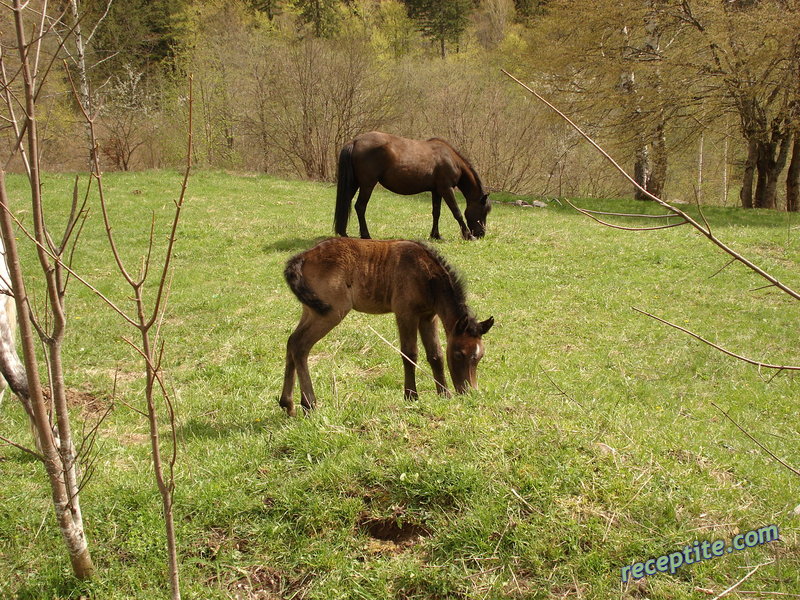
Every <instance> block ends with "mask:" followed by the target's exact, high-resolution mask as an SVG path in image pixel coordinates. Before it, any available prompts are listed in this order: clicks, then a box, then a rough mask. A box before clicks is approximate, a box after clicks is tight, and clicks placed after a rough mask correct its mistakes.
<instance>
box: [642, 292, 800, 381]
mask: <svg viewBox="0 0 800 600" xmlns="http://www.w3.org/2000/svg"><path fill="white" fill-rule="evenodd" d="M631 308H632V309H633V310H635V311H636V312H638V313H641V314H643V315H645V316H647V317H650V318H651V319H655V320H656V321H658V322H659V323H663V324H664V325H669V326H670V327H673V328H674V329H677V330H678V331H682V332H683V333H685V334H687V335H690V336H692V337H693V338H695V339H696V340H699V341H701V342H703V343H704V344H707V345H709V346H711V347H712V348H714V349H715V350H719V351H720V352H722V353H723V354H727V355H728V356H730V357H732V358H735V359H737V360H741V361H742V362H746V363H748V364H750V365H754V366H756V367H760V368H764V369H778V370H780V371H800V366H793V365H773V364H770V363H765V362H761V361H758V360H754V359H752V358H747V357H746V356H742V355H741V354H736V353H735V352H731V351H730V350H726V349H725V348H723V347H722V346H720V345H718V344H715V343H714V342H711V341H709V340H707V339H705V338H704V337H702V336H700V335H697V334H696V333H694V332H693V331H689V330H688V329H686V328H685V327H681V326H680V325H676V324H675V323H671V322H669V321H667V320H665V319H662V318H660V317H657V316H655V315H653V314H650V313H649V312H647V311H644V310H641V309H639V308H636V307H635V306H632V307H631Z"/></svg>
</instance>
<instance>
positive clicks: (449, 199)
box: [442, 188, 475, 240]
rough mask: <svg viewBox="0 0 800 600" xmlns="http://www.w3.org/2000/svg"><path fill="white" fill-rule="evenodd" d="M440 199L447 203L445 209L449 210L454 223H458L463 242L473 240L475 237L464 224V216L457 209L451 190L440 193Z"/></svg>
mask: <svg viewBox="0 0 800 600" xmlns="http://www.w3.org/2000/svg"><path fill="white" fill-rule="evenodd" d="M442 198H444V201H445V202H446V203H447V207H448V208H449V209H450V212H452V213H453V216H454V217H455V219H456V221H458V225H459V227H461V237H463V238H464V239H465V240H474V239H475V237H474V236H473V235H472V233H471V232H470V230H469V227H467V224H466V222H465V221H464V215H462V214H461V209H460V208H458V202H457V201H456V195H455V193H454V192H453V188H447V189H446V190H444V191H443V192H442Z"/></svg>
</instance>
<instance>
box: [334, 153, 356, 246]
mask: <svg viewBox="0 0 800 600" xmlns="http://www.w3.org/2000/svg"><path fill="white" fill-rule="evenodd" d="M336 181H337V183H336V209H335V210H334V213H333V229H334V231H335V232H336V234H337V235H342V236H346V235H347V221H349V220H350V203H351V202H352V201H353V196H355V194H356V190H357V189H358V183H357V182H356V173H355V171H354V170H353V142H350V143H348V144H346V145H345V146H344V148H342V150H341V152H339V168H338V171H337V173H336Z"/></svg>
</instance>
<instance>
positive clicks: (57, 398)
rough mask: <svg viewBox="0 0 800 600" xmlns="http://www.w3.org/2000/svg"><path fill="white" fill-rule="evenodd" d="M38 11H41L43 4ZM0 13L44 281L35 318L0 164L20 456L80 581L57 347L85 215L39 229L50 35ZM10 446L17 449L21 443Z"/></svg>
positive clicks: (74, 467) (82, 546) (18, 149)
mask: <svg viewBox="0 0 800 600" xmlns="http://www.w3.org/2000/svg"><path fill="white" fill-rule="evenodd" d="M42 8H43V11H46V9H47V6H46V3H45V4H44V6H43V7H42ZM3 10H8V11H10V12H11V14H12V17H13V23H14V36H13V41H14V44H15V46H16V50H17V52H18V58H19V62H18V64H16V65H14V66H13V67H9V66H7V60H6V53H5V52H3V53H2V54H0V76H1V77H2V88H3V90H2V92H3V100H4V104H5V106H4V109H5V110H4V113H5V114H4V115H3V117H4V120H5V121H6V122H7V123H9V124H10V125H11V128H12V131H13V132H14V134H15V144H14V145H13V146H12V148H11V157H14V156H16V155H18V156H20V157H21V159H22V161H23V163H24V166H25V171H26V173H27V175H28V182H29V189H30V197H31V204H30V207H31V215H32V219H33V225H32V229H33V231H32V232H30V233H29V234H28V235H30V237H31V239H33V240H34V241H35V244H36V251H37V257H38V261H39V266H40V268H41V274H40V275H43V276H44V287H45V290H44V295H45V298H46V302H45V304H44V309H43V311H40V312H39V313H38V314H35V313H34V311H33V309H32V303H31V302H30V300H29V296H28V292H27V289H26V276H25V273H24V272H23V268H22V266H21V262H20V257H19V251H18V247H17V241H16V237H15V234H16V232H15V228H14V220H15V219H14V217H13V213H12V208H11V204H10V201H9V198H8V194H7V191H6V186H5V167H4V168H3V169H0V229H1V231H2V240H3V245H4V248H5V251H6V262H7V266H8V275H9V280H10V281H9V285H10V288H11V291H12V293H13V296H14V303H15V307H16V311H17V315H18V322H19V332H20V342H21V346H22V351H23V362H24V367H25V379H26V382H27V396H28V397H27V398H25V393H24V391H23V390H24V386H18V389H19V391H18V395H19V397H20V399H21V400H22V402H23V405H24V406H25V408H26V412H27V413H28V415H29V417H30V418H31V420H32V422H33V426H34V428H35V432H36V438H37V439H36V446H37V449H36V450H33V449H30V448H27V449H26V451H27V452H29V453H30V454H32V455H34V456H36V457H37V458H39V459H40V460H41V461H42V462H43V464H44V467H45V472H46V473H47V477H48V480H49V483H50V488H51V491H52V498H53V506H54V510H55V514H56V520H57V522H58V525H59V528H60V530H61V533H62V536H63V538H64V542H65V544H66V546H67V550H68V553H69V558H70V562H71V564H72V570H73V573H74V574H75V576H76V577H78V578H80V579H87V578H89V577H91V576H92V574H93V573H94V565H93V563H92V559H91V555H90V553H89V548H88V544H87V540H86V536H85V533H84V528H83V516H82V513H81V507H80V500H79V491H80V487H81V483H82V482H81V481H80V476H79V472H78V456H77V452H76V450H75V444H74V443H73V433H72V427H71V423H70V419H69V413H68V410H67V400H66V387H65V383H64V365H63V361H62V346H63V341H64V334H65V330H66V323H67V320H66V312H65V298H66V289H67V283H68V281H69V278H68V277H67V276H66V275H67V273H66V271H65V268H66V266H67V265H66V263H67V262H68V261H69V260H70V259H71V255H72V253H71V248H74V243H75V241H76V240H77V237H78V234H79V233H80V227H79V224H80V223H81V222H82V219H83V218H84V215H85V212H84V210H83V206H80V207H79V206H78V203H77V194H75V196H74V200H75V201H74V202H73V205H72V211H71V214H70V216H69V218H68V220H67V223H66V226H65V228H64V232H63V235H62V236H61V238H60V241H59V242H56V241H54V238H53V236H52V235H51V232H50V230H49V229H48V226H47V218H46V215H45V211H44V208H43V203H42V182H41V169H40V164H39V157H40V148H39V128H38V121H37V98H38V96H39V93H40V91H41V89H42V87H41V86H42V84H43V82H44V79H45V78H46V76H47V74H48V73H49V71H50V67H51V66H52V63H53V60H54V59H53V60H51V61H50V62H49V63H41V64H40V59H41V58H43V53H42V41H43V39H44V38H45V36H46V35H47V34H48V33H49V32H50V31H51V25H48V24H47V23H46V22H45V19H44V18H40V19H36V21H35V24H34V26H33V28H32V29H33V34H32V35H31V36H30V41H29V38H28V33H27V32H28V31H30V30H31V27H30V25H29V24H28V23H27V18H26V17H27V14H26V13H30V12H31V11H30V9H29V8H28V6H27V3H24V4H23V3H21V2H20V1H19V0H13V2H12V4H11V5H7V4H3ZM3 50H5V48H3ZM9 73H13V76H12V77H11V78H9V77H8V74H9ZM15 84H16V85H15ZM9 160H10V159H9ZM37 338H38V341H39V342H41V344H42V347H43V349H44V350H43V358H44V362H45V363H46V373H47V379H48V380H49V388H50V390H49V391H50V404H49V405H48V402H47V401H46V399H45V391H44V387H45V386H44V385H43V382H42V379H41V377H40V373H39V359H38V357H37V353H36V346H37ZM14 445H15V446H17V447H19V448H23V449H25V447H24V446H23V445H22V444H16V443H15V444H14Z"/></svg>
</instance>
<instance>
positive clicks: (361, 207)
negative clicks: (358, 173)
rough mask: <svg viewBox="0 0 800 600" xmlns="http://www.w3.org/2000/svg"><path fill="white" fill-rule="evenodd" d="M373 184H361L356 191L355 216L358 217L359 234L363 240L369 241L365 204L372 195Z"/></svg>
mask: <svg viewBox="0 0 800 600" xmlns="http://www.w3.org/2000/svg"><path fill="white" fill-rule="evenodd" d="M373 189H375V184H374V183H373V184H362V185H361V188H360V189H359V190H358V200H356V216H358V229H359V234H360V235H361V237H362V238H363V239H365V240H368V239H370V236H369V229H367V204H369V198H370V196H371V195H372V190H373Z"/></svg>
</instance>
